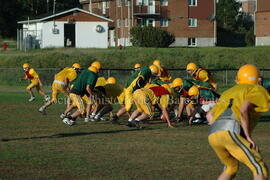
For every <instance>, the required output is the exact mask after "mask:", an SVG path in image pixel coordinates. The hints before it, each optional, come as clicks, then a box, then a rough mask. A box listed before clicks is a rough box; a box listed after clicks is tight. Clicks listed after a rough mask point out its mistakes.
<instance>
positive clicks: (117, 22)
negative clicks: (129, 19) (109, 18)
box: [116, 19, 120, 28]
mask: <svg viewBox="0 0 270 180" xmlns="http://www.w3.org/2000/svg"><path fill="white" fill-rule="evenodd" d="M116 27H117V28H120V19H117V20H116Z"/></svg>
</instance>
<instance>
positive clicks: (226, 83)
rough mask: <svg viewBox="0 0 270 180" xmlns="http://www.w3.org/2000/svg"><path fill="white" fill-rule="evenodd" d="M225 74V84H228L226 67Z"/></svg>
mask: <svg viewBox="0 0 270 180" xmlns="http://www.w3.org/2000/svg"><path fill="white" fill-rule="evenodd" d="M225 76H226V83H225V84H226V85H228V71H227V69H226V70H225Z"/></svg>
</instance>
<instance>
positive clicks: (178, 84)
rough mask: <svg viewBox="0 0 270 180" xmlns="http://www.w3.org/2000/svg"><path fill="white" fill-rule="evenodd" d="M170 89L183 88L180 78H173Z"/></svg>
mask: <svg viewBox="0 0 270 180" xmlns="http://www.w3.org/2000/svg"><path fill="white" fill-rule="evenodd" d="M171 86H172V87H181V86H183V80H182V79H181V78H175V79H174V80H173V82H172V83H171Z"/></svg>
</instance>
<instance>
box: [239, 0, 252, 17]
mask: <svg viewBox="0 0 270 180" xmlns="http://www.w3.org/2000/svg"><path fill="white" fill-rule="evenodd" d="M241 3H242V8H241V10H242V12H244V13H246V14H249V15H251V16H253V15H254V13H255V10H256V0H241Z"/></svg>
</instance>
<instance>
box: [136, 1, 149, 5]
mask: <svg viewBox="0 0 270 180" xmlns="http://www.w3.org/2000/svg"><path fill="white" fill-rule="evenodd" d="M136 5H137V6H143V5H148V0H137V1H136Z"/></svg>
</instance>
